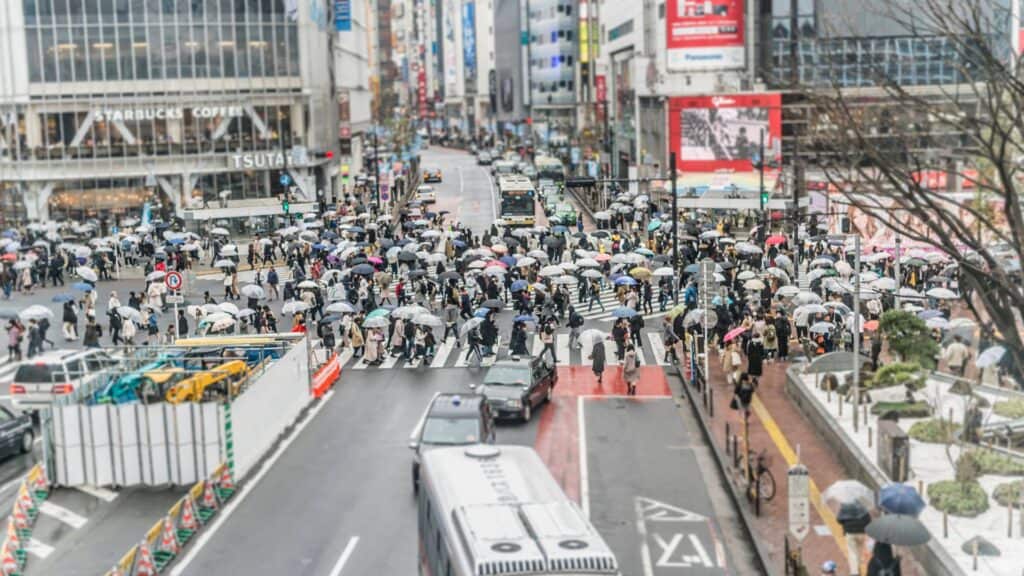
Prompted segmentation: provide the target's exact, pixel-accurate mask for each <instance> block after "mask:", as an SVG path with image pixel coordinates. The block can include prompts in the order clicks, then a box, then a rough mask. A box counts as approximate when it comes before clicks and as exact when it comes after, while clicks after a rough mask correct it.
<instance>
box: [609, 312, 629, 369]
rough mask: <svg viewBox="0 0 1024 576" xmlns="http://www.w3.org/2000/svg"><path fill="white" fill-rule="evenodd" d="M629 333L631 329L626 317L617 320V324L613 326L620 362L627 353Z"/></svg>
mask: <svg viewBox="0 0 1024 576" xmlns="http://www.w3.org/2000/svg"><path fill="white" fill-rule="evenodd" d="M628 333H629V329H627V328H626V319H625V318H620V319H619V320H618V321H617V322H615V326H614V327H612V340H614V341H615V357H616V358H618V360H619V362H621V361H622V358H623V356H624V355H625V353H626V337H627V336H628Z"/></svg>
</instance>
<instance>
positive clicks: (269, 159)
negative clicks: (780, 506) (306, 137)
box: [229, 149, 308, 170]
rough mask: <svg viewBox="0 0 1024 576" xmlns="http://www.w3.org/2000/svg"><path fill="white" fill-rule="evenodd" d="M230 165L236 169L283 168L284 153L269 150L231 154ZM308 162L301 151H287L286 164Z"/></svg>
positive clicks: (293, 164) (292, 164)
mask: <svg viewBox="0 0 1024 576" xmlns="http://www.w3.org/2000/svg"><path fill="white" fill-rule="evenodd" d="M229 162H230V165H231V167H232V168H238V169H242V170H245V169H252V168H283V167H284V153H283V152H281V151H279V150H278V151H269V152H245V153H243V154H232V155H231V157H230V160H229ZM307 163H308V158H307V157H306V154H305V153H303V151H301V150H298V149H293V150H291V151H290V152H289V153H288V165H289V166H298V165H303V164H307Z"/></svg>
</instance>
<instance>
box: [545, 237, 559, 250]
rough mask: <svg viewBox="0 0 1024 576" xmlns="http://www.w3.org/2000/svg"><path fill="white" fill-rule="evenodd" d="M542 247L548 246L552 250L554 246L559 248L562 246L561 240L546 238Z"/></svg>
mask: <svg viewBox="0 0 1024 576" xmlns="http://www.w3.org/2000/svg"><path fill="white" fill-rule="evenodd" d="M544 245H545V246H548V247H551V248H554V247H556V246H561V245H562V239H561V238H559V237H558V236H548V237H547V238H545V239H544Z"/></svg>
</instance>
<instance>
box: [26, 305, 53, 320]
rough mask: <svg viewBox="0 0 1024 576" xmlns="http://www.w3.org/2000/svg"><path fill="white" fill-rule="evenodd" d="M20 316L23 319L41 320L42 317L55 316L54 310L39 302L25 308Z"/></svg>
mask: <svg viewBox="0 0 1024 576" xmlns="http://www.w3.org/2000/svg"><path fill="white" fill-rule="evenodd" d="M18 316H19V317H20V318H21V319H22V320H39V319H40V318H53V310H50V309H49V308H47V307H46V306H41V305H39V304H33V305H31V306H29V307H28V308H25V309H24V310H22V311H21V312H20V313H18Z"/></svg>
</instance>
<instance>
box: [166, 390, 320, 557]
mask: <svg viewBox="0 0 1024 576" xmlns="http://www.w3.org/2000/svg"><path fill="white" fill-rule="evenodd" d="M333 397H334V389H331V390H330V391H329V392H327V394H324V396H323V398H321V399H320V403H319V404H317V405H316V406H313V408H312V409H311V410H310V411H309V414H307V415H306V417H305V418H304V419H303V420H302V421H300V422H299V423H298V424H296V425H295V428H294V429H293V430H292V433H291V434H290V435H289V436H288V437H287V438H285V439H284V440H283V441H282V442H281V443H280V444H279V445H278V446H277V449H276V450H274V453H273V454H271V455H270V458H268V459H267V461H266V462H264V463H263V466H262V467H261V468H260V469H259V471H258V472H256V475H255V476H253V477H252V478H250V479H249V480H248V481H247V482H246V483H245V485H244V486H243V487H242V489H241V490H240V491H239V492H238V493H237V494H236V495H235V497H234V498H233V499H232V500H231V502H229V503H228V505H227V506H225V507H224V509H223V510H221V512H220V514H219V515H217V519H216V520H214V521H213V524H210V526H209V527H207V528H205V529H204V530H203V531H202V532H201V533H200V534H199V538H198V539H197V540H196V541H195V543H193V544H192V545H191V546H190V548H189V551H188V554H186V555H185V556H183V557H182V558H181V559H180V560H179V561H178V563H177V564H175V565H174V568H173V569H172V570H171V576H181V574H184V573H185V569H186V568H188V565H189V564H191V563H192V561H193V560H195V558H196V556H198V555H199V552H200V551H202V549H203V547H205V546H206V544H207V543H209V541H210V540H211V539H212V538H213V536H214V535H215V534H216V533H217V531H218V530H220V527H221V526H223V525H224V521H225V520H227V519H228V518H230V517H231V514H232V513H234V511H235V510H237V509H238V507H239V505H241V503H242V502H244V501H245V499H246V498H247V497H248V496H249V494H252V491H253V489H255V488H256V486H258V485H259V483H260V480H262V479H263V477H264V476H266V475H267V474H268V473H269V472H270V470H271V469H272V468H273V467H274V464H276V463H277V461H278V460H280V459H281V456H282V455H284V453H285V452H286V451H287V450H288V447H290V446H291V445H292V443H293V442H295V440H296V439H297V438H298V437H299V436H300V435H302V431H303V430H305V429H306V427H307V426H309V425H310V423H312V422H313V421H314V420H316V416H317V414H319V413H320V411H321V410H323V409H324V406H327V403H328V402H330V400H331V398H333Z"/></svg>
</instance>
